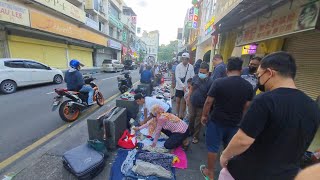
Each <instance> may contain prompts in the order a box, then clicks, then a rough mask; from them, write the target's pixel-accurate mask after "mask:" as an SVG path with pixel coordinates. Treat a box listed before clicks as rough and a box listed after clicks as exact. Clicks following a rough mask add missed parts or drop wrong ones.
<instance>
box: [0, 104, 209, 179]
mask: <svg viewBox="0 0 320 180" xmlns="http://www.w3.org/2000/svg"><path fill="white" fill-rule="evenodd" d="M112 106H115V100H112V101H111V102H109V103H108V104H106V105H105V106H103V107H102V108H100V109H99V110H98V111H97V112H95V113H94V114H92V115H90V116H89V117H87V118H96V117H98V116H99V115H100V114H102V113H103V112H105V111H106V110H107V109H109V108H110V107H112ZM87 118H85V119H83V120H81V121H80V122H78V123H75V124H74V125H72V126H71V127H69V128H68V129H67V130H66V131H64V132H63V133H61V134H60V135H58V136H57V137H55V138H54V139H52V140H50V141H49V142H48V143H46V144H45V145H44V146H42V147H40V148H39V149H37V150H35V151H33V152H31V153H30V154H28V155H26V157H23V158H22V159H19V160H17V161H16V162H15V163H14V164H13V165H11V167H9V168H7V169H5V171H4V172H3V171H1V172H0V179H3V177H4V175H8V174H9V173H15V174H16V176H15V177H14V178H13V179H14V180H40V179H41V180H60V179H63V180H76V178H75V177H74V176H73V175H72V174H70V173H69V172H68V171H67V170H65V169H64V167H63V165H62V160H61V157H62V155H63V153H64V152H66V151H68V150H70V149H72V148H74V147H77V146H79V145H80V144H83V143H86V141H87V139H88V131H87V121H86V119H87ZM115 155H116V152H110V156H109V158H108V159H107V162H106V167H105V169H104V170H103V172H101V173H100V174H99V175H98V176H97V177H96V178H95V180H107V179H109V174H110V169H111V166H112V163H113V160H114V158H115ZM187 156H188V169H185V170H180V169H177V170H176V177H177V179H178V180H179V179H181V180H189V179H190V180H191V179H192V180H202V179H203V177H202V175H201V173H200V171H199V166H200V165H201V164H206V146H205V144H204V137H201V140H200V142H199V143H198V144H197V145H194V144H191V146H190V148H189V150H188V152H187Z"/></svg>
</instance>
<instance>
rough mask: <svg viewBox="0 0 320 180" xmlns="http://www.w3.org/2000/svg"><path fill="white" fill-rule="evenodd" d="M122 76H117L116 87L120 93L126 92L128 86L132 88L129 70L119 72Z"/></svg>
mask: <svg viewBox="0 0 320 180" xmlns="http://www.w3.org/2000/svg"><path fill="white" fill-rule="evenodd" d="M121 74H122V75H124V77H117V80H118V89H119V90H120V92H121V94H123V93H125V92H127V91H128V90H129V89H130V88H132V78H131V76H130V71H124V72H122V73H121Z"/></svg>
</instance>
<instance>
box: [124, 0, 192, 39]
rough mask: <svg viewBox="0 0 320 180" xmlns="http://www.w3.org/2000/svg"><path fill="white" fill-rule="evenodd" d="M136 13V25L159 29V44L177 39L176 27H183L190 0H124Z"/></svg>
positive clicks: (143, 28)
mask: <svg viewBox="0 0 320 180" xmlns="http://www.w3.org/2000/svg"><path fill="white" fill-rule="evenodd" d="M124 1H125V3H126V4H127V6H129V7H131V8H132V9H133V11H134V12H135V13H136V14H137V27H140V28H141V32H143V30H146V31H148V32H149V31H153V30H159V32H160V44H159V45H161V44H169V43H170V41H173V40H176V39H177V32H178V28H182V27H183V23H184V18H185V15H186V13H187V10H188V8H190V7H192V4H191V2H192V1H191V0H124Z"/></svg>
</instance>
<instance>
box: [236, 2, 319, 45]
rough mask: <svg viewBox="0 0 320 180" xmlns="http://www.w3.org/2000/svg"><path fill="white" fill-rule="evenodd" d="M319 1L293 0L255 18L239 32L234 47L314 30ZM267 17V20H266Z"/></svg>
mask: <svg viewBox="0 0 320 180" xmlns="http://www.w3.org/2000/svg"><path fill="white" fill-rule="evenodd" d="M319 7H320V2H319V1H312V2H310V1H309V0H294V1H293V2H292V4H291V2H288V3H287V4H285V5H283V6H281V7H279V8H277V9H275V10H274V11H273V12H272V13H271V12H269V13H267V14H265V15H263V16H260V17H257V18H256V19H254V20H252V21H251V22H249V23H247V24H245V25H244V28H243V30H241V31H239V33H238V36H237V40H236V46H241V45H246V44H250V43H253V42H258V41H263V40H266V39H272V38H276V37H281V36H285V35H289V34H293V33H298V32H302V31H306V30H312V29H315V27H316V25H317V21H318V16H319ZM266 17H268V18H266Z"/></svg>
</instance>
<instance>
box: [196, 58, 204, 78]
mask: <svg viewBox="0 0 320 180" xmlns="http://www.w3.org/2000/svg"><path fill="white" fill-rule="evenodd" d="M201 63H202V60H201V59H198V60H197V62H196V63H195V64H194V74H195V75H197V74H198V73H199V69H200V65H201Z"/></svg>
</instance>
